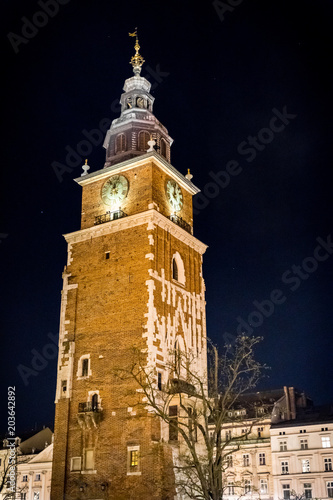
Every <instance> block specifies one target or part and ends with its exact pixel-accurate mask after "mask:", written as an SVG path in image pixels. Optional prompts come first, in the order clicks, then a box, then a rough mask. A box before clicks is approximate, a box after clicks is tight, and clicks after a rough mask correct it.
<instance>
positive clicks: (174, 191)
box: [166, 179, 183, 212]
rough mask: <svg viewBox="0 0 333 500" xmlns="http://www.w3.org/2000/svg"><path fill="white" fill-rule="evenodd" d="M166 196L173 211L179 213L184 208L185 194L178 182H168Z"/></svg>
mask: <svg viewBox="0 0 333 500" xmlns="http://www.w3.org/2000/svg"><path fill="white" fill-rule="evenodd" d="M166 195H167V199H168V202H169V203H170V205H171V207H172V208H173V210H174V211H175V212H179V210H181V209H182V207H183V193H182V190H181V189H180V186H179V185H178V184H177V182H176V181H174V180H172V179H170V180H168V181H167V183H166Z"/></svg>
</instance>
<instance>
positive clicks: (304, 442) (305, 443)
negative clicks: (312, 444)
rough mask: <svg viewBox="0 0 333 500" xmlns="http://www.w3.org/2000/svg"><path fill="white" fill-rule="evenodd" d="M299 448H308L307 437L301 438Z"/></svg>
mask: <svg viewBox="0 0 333 500" xmlns="http://www.w3.org/2000/svg"><path fill="white" fill-rule="evenodd" d="M300 443H301V450H307V449H308V440H307V439H301V441H300Z"/></svg>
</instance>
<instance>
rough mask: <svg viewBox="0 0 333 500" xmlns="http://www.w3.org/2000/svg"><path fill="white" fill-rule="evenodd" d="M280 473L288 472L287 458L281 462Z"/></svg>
mask: <svg viewBox="0 0 333 500" xmlns="http://www.w3.org/2000/svg"><path fill="white" fill-rule="evenodd" d="M281 474H289V462H287V460H284V461H283V462H281Z"/></svg>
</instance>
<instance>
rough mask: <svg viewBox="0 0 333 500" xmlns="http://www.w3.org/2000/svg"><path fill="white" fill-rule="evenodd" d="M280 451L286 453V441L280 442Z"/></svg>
mask: <svg viewBox="0 0 333 500" xmlns="http://www.w3.org/2000/svg"><path fill="white" fill-rule="evenodd" d="M280 451H287V441H280Z"/></svg>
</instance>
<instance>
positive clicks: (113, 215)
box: [95, 210, 127, 226]
mask: <svg viewBox="0 0 333 500" xmlns="http://www.w3.org/2000/svg"><path fill="white" fill-rule="evenodd" d="M123 217H127V214H125V212H123V211H122V210H116V211H115V212H106V214H102V215H96V217H95V226H97V225H98V224H104V222H110V221H111V220H117V219H122V218H123Z"/></svg>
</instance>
